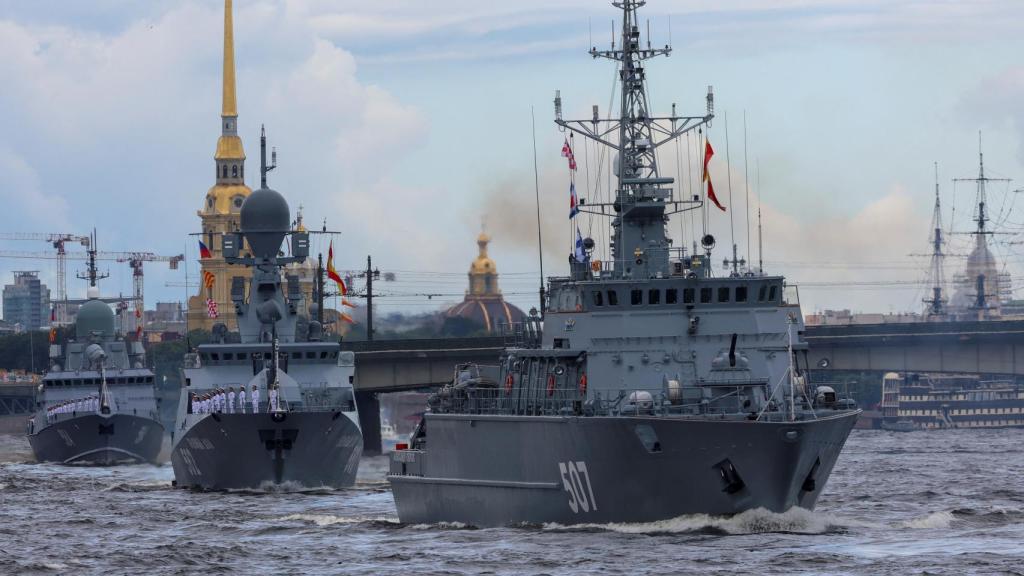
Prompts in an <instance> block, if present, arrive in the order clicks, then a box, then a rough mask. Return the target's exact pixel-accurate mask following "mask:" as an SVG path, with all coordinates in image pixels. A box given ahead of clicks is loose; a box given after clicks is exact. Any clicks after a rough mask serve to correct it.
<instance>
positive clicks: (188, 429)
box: [171, 140, 363, 489]
mask: <svg viewBox="0 0 1024 576" xmlns="http://www.w3.org/2000/svg"><path fill="white" fill-rule="evenodd" d="M261 144H262V146H261V148H262V150H263V152H264V153H263V158H264V160H263V169H262V187H261V188H260V189H259V190H257V191H255V192H253V193H252V194H251V195H250V196H248V197H247V198H246V199H245V202H244V203H243V204H242V207H241V232H239V233H231V234H224V235H222V236H221V238H220V239H219V240H220V241H221V243H222V249H223V253H224V258H225V260H226V261H227V262H228V263H229V264H232V265H235V266H239V267H244V268H241V269H240V272H241V271H242V270H244V271H246V272H248V271H251V280H249V276H248V274H246V275H245V276H242V275H237V276H234V277H233V278H232V279H231V292H230V294H231V300H232V303H233V305H234V310H235V317H236V318H237V324H238V332H237V333H229V331H228V329H227V327H226V326H225V325H224V324H217V325H215V326H214V329H213V336H214V342H212V343H208V344H202V345H200V346H198V347H197V349H196V351H195V352H194V353H192V354H189V355H188V356H187V357H186V360H185V368H184V379H183V389H182V390H183V393H182V394H181V401H180V406H179V408H178V420H177V425H176V427H175V430H174V432H173V433H172V440H173V449H172V452H171V463H172V464H173V466H174V477H175V482H176V485H178V486H181V487H196V488H203V489H260V488H266V487H269V486H275V485H282V484H291V485H295V486H297V487H312V488H318V487H329V488H337V487H344V486H349V485H351V484H352V483H353V482H354V481H355V475H356V470H357V468H358V466H359V459H360V457H361V455H362V451H363V438H362V432H361V430H360V428H359V417H358V413H357V411H356V404H355V397H354V394H353V378H354V372H355V368H354V361H353V356H352V354H351V353H343V352H342V351H341V347H340V344H339V343H338V342H331V341H327V340H325V339H324V335H323V329H322V326H321V325H320V324H319V323H318V322H316V321H310V322H308V324H307V325H306V326H307V327H306V328H305V329H304V330H300V328H299V323H298V319H299V314H300V311H301V310H302V309H303V305H302V304H303V295H302V293H301V290H300V287H299V279H298V277H297V276H295V275H285V270H287V266H288V265H289V264H292V263H296V262H302V261H304V260H305V258H306V257H307V255H308V252H309V233H308V232H298V231H294V230H292V229H291V226H290V221H291V217H290V211H289V207H288V202H287V201H286V200H285V199H284V197H283V196H281V194H279V193H278V192H276V191H274V190H271V189H270V188H268V187H267V185H266V160H265V157H266V154H265V151H266V143H265V140H264V141H263V142H261ZM286 236H290V241H291V242H290V248H289V252H290V254H291V255H290V256H284V255H283V252H282V244H283V242H284V240H285V237H286ZM247 284H248V285H247ZM243 390H244V395H243V394H242V391H243Z"/></svg>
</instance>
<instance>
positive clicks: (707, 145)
mask: <svg viewBox="0 0 1024 576" xmlns="http://www.w3.org/2000/svg"><path fill="white" fill-rule="evenodd" d="M714 155H715V151H714V149H713V148H711V140H705V141H704V181H705V182H707V183H708V200H711V201H712V202H714V203H715V206H718V209H719V210H721V211H722V212H725V206H722V203H721V202H719V201H718V196H716V195H715V187H714V185H713V184H711V172H709V171H708V163H709V162H711V157H712V156H714Z"/></svg>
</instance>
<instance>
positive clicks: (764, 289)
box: [757, 284, 768, 302]
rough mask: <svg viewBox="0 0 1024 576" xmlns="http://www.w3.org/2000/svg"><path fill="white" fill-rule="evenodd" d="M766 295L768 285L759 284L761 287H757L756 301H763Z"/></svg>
mask: <svg viewBox="0 0 1024 576" xmlns="http://www.w3.org/2000/svg"><path fill="white" fill-rule="evenodd" d="M767 297H768V285H767V284H761V287H760V288H758V289H757V301H758V302H764V299H765V298H767Z"/></svg>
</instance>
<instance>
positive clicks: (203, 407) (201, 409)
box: [190, 384, 280, 414]
mask: <svg viewBox="0 0 1024 576" xmlns="http://www.w3.org/2000/svg"><path fill="white" fill-rule="evenodd" d="M267 395H268V396H269V397H270V411H271V412H276V411H277V410H278V409H279V408H280V406H279V404H278V391H277V387H276V386H275V387H271V388H270V391H269V393H268V394H267ZM236 400H237V401H238V409H237V413H239V414H245V411H246V407H245V405H246V404H247V402H246V394H245V386H239V387H238V393H237V394H236V393H235V387H234V386H229V387H228V389H227V390H226V391H225V390H224V389H222V388H217V389H216V390H212V391H210V392H207V393H205V394H197V393H195V392H193V393H192V397H191V399H190V402H191V404H192V406H191V408H192V413H193V414H214V413H217V414H224V413H226V414H234V413H235V412H236V410H235V401H236ZM248 400H249V402H251V403H252V414H256V413H257V412H259V411H260V389H259V388H257V387H256V385H255V384H253V385H252V391H251V392H250V393H249V398H248Z"/></svg>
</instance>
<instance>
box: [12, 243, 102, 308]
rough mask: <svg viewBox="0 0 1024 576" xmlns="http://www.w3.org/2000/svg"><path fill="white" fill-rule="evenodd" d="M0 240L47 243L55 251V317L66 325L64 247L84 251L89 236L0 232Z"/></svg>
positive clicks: (65, 264)
mask: <svg viewBox="0 0 1024 576" xmlns="http://www.w3.org/2000/svg"><path fill="white" fill-rule="evenodd" d="M0 240H34V241H42V242H49V243H50V244H51V245H52V246H53V247H54V248H55V249H56V250H57V256H56V258H57V287H56V292H57V294H56V298H54V301H55V302H56V303H57V305H56V306H55V307H54V312H55V314H54V315H55V316H56V319H57V322H58V323H59V324H62V325H63V324H67V321H68V283H67V258H66V256H67V251H66V250H65V249H64V245H65V244H66V243H68V242H77V243H79V244H81V245H82V246H84V247H85V248H86V249H88V248H89V246H90V245H91V243H92V242H91V240H90V238H89V236H82V235H80V234H71V233H68V232H43V233H39V232H0Z"/></svg>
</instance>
